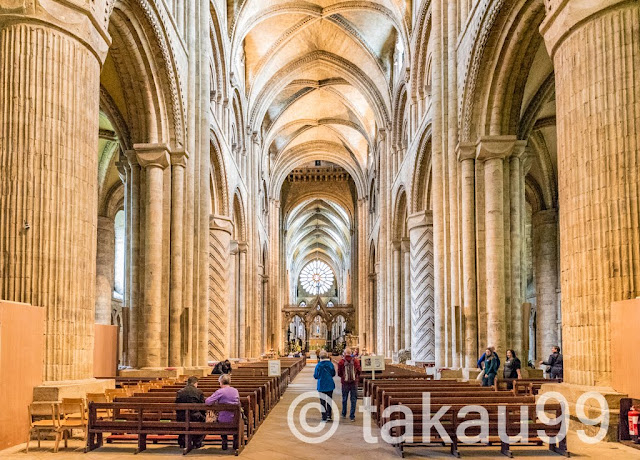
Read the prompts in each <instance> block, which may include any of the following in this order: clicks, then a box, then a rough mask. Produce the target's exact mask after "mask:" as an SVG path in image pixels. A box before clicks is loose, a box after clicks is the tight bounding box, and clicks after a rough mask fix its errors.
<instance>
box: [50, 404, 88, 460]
mask: <svg viewBox="0 0 640 460" xmlns="http://www.w3.org/2000/svg"><path fill="white" fill-rule="evenodd" d="M73 430H82V431H83V432H84V440H85V441H86V440H87V413H86V403H85V400H84V398H63V399H62V402H61V403H60V431H61V432H62V439H64V447H65V448H66V447H67V444H68V443H67V440H68V439H69V437H71V436H72V435H73ZM59 443H60V437H58V438H57V439H56V447H55V451H56V452H57V451H58V444H59Z"/></svg>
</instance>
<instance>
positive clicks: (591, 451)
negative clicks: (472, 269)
mask: <svg viewBox="0 0 640 460" xmlns="http://www.w3.org/2000/svg"><path fill="white" fill-rule="evenodd" d="M313 368H314V365H313V364H310V365H309V366H307V367H306V368H305V369H304V370H303V371H302V372H301V373H300V375H298V377H297V378H296V379H295V381H294V382H293V383H292V384H291V385H290V386H289V388H288V389H287V392H286V393H285V394H284V396H283V398H282V400H281V401H280V402H279V403H278V404H277V406H276V407H275V408H274V409H273V410H272V411H271V413H270V414H269V416H268V417H267V419H266V421H265V422H264V424H263V425H262V426H261V427H260V428H259V429H258V431H257V432H256V434H255V436H254V437H253V439H252V440H251V442H250V443H249V444H248V445H247V447H246V448H245V449H244V451H243V452H242V454H241V455H240V457H241V458H245V459H251V460H269V459H282V458H294V459H296V460H305V459H310V460H311V459H326V458H345V457H348V458H352V459H363V460H364V459H367V460H372V459H375V460H382V459H398V458H400V457H399V456H398V455H397V454H396V453H395V450H394V449H393V448H392V447H390V446H389V445H388V444H385V443H383V442H382V441H380V443H378V444H368V443H366V442H365V441H364V438H363V423H362V414H360V413H358V414H357V421H356V422H355V423H351V422H349V421H348V420H346V421H344V420H338V419H337V418H336V419H335V421H334V422H333V424H339V426H338V427H337V431H336V432H335V434H333V436H332V437H331V439H330V440H329V441H325V442H323V443H320V444H307V443H304V442H302V441H300V440H298V439H297V438H296V437H295V436H294V435H293V434H292V432H291V431H290V429H289V428H288V425H287V414H288V410H289V407H290V406H291V403H292V402H293V401H294V399H295V398H296V397H298V396H299V395H301V394H302V393H305V392H308V391H311V392H313V391H314V389H315V381H314V379H313ZM339 386H340V384H339V383H337V390H336V392H335V394H334V400H335V401H336V402H337V403H338V406H340V390H339ZM311 394H312V395H313V396H315V393H311ZM314 400H315V398H314ZM306 401H307V402H308V401H311V400H310V399H309V400H306ZM299 413H300V410H299V409H298V410H296V411H294V420H299V418H298V415H299ZM338 418H339V417H338ZM307 420H308V422H309V426H310V427H311V429H313V427H315V426H319V423H320V414H319V412H317V411H316V410H313V409H311V410H309V412H308V413H307ZM297 426H298V428H299V429H300V424H299V423H298V424H297ZM329 429H330V424H327V426H326V427H324V430H323V432H326V431H327V430H329ZM372 434H373V436H379V430H378V429H377V428H375V427H374V428H373V429H372ZM317 435H322V432H321V433H318V434H317ZM568 444H569V450H570V451H571V453H572V457H578V458H585V459H588V458H592V459H606V460H629V459H634V458H637V459H640V450H636V449H632V448H629V447H626V446H622V445H620V444H609V443H600V444H598V445H595V446H590V445H585V444H582V443H581V442H580V441H579V440H578V439H577V437H576V435H575V433H570V435H569V438H568ZM34 445H35V444H34V443H32V444H31V449H30V452H29V454H25V452H24V446H19V447H15V448H13V449H10V450H5V451H1V452H0V459H2V460H30V459H52V458H56V457H58V458H64V459H77V460H80V459H82V460H93V459H96V460H111V459H115V458H118V459H120V458H134V457H133V452H134V451H135V446H134V445H133V444H131V445H125V444H119V445H116V446H111V445H105V447H103V448H101V449H98V450H96V451H94V452H91V453H88V454H84V453H83V451H82V449H83V447H84V446H83V443H82V442H81V441H80V440H72V441H71V443H70V445H69V449H61V450H60V452H59V453H58V455H57V456H56V454H53V452H52V445H53V443H52V442H51V441H46V442H44V443H43V448H42V449H37V448H34ZM512 450H513V452H514V456H515V457H533V458H536V459H553V460H557V459H559V458H562V457H560V456H559V455H556V454H549V452H548V451H546V449H544V448H534V447H518V448H513V449H512ZM461 451H462V456H463V457H465V458H466V457H469V458H474V459H490V458H505V457H503V456H502V455H501V454H500V451H499V447H495V446H494V447H488V448H487V447H484V448H483V447H479V448H473V447H463V448H462V449H461ZM178 455H181V451H180V449H179V448H178V447H177V446H167V445H164V446H162V445H152V444H150V445H149V448H148V450H147V451H146V452H144V453H141V454H138V455H137V456H136V458H139V457H142V458H156V459H159V458H165V457H169V456H178ZM212 457H232V454H230V453H228V452H223V451H221V450H220V449H219V448H218V447H205V448H203V449H201V450H198V451H193V452H192V453H190V454H189V455H188V456H187V458H194V459H199V458H202V459H204V458H209V459H210V458H212ZM406 457H407V458H415V459H419V458H446V459H450V458H453V457H452V456H451V455H450V454H449V451H448V449H447V448H430V449H426V448H419V449H411V450H409V451H408V452H407V455H406Z"/></svg>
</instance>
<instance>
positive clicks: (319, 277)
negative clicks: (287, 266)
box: [300, 260, 333, 295]
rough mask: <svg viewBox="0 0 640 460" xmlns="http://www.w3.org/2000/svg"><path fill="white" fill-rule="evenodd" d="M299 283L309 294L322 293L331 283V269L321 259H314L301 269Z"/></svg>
mask: <svg viewBox="0 0 640 460" xmlns="http://www.w3.org/2000/svg"><path fill="white" fill-rule="evenodd" d="M300 283H301V284H302V287H303V288H304V290H305V291H307V292H308V293H309V294H311V295H320V294H324V293H325V292H327V291H328V290H329V288H330V287H331V285H332V284H333V271H331V268H330V267H329V266H328V265H327V264H326V263H324V262H322V261H321V260H314V261H313V262H310V263H308V264H307V265H305V267H304V268H303V269H302V272H301V273H300Z"/></svg>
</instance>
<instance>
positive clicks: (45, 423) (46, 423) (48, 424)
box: [32, 420, 55, 428]
mask: <svg viewBox="0 0 640 460" xmlns="http://www.w3.org/2000/svg"><path fill="white" fill-rule="evenodd" d="M32 425H33V426H34V428H55V425H54V424H53V420H38V421H37V422H33V424H32Z"/></svg>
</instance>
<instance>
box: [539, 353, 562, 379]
mask: <svg viewBox="0 0 640 460" xmlns="http://www.w3.org/2000/svg"><path fill="white" fill-rule="evenodd" d="M562 361H563V360H562V354H561V353H560V347H558V346H555V347H551V355H549V359H548V360H546V361H540V364H544V365H545V366H549V367H548V368H547V372H549V374H550V376H551V378H552V379H562V374H563V371H564V365H563V362H562Z"/></svg>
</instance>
